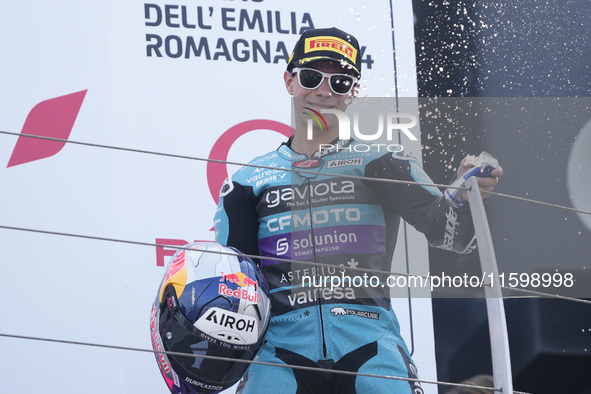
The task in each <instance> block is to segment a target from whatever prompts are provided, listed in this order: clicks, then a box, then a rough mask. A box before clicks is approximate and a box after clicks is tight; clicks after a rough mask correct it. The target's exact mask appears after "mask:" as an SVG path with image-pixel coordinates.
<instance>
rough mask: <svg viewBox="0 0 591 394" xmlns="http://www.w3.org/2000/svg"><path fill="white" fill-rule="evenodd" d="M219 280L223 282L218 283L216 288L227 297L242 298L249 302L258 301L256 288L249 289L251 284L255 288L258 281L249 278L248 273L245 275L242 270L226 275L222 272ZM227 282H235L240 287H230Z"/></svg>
mask: <svg viewBox="0 0 591 394" xmlns="http://www.w3.org/2000/svg"><path fill="white" fill-rule="evenodd" d="M220 282H224V283H220V286H219V289H218V293H219V294H222V295H225V296H227V297H234V298H239V299H243V300H246V301H249V302H259V294H258V292H257V291H256V290H255V291H254V292H252V291H249V290H250V289H251V288H252V286H254V287H255V289H256V287H258V285H259V283H258V282H257V281H256V280H252V279H251V278H249V277H248V275H246V274H245V273H244V272H236V273H233V274H226V275H224V274H223V273H222V278H221V279H220ZM227 282H230V283H236V284H237V285H238V286H240V287H242V288H238V289H230V288H228V286H227V285H226V283H227Z"/></svg>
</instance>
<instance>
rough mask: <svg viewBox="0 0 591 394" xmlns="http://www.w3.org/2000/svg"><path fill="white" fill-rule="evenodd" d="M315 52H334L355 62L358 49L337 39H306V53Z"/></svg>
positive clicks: (328, 37) (323, 37)
mask: <svg viewBox="0 0 591 394" xmlns="http://www.w3.org/2000/svg"><path fill="white" fill-rule="evenodd" d="M313 51H333V52H337V53H340V54H342V55H343V56H346V57H348V58H349V59H352V60H353V61H355V59H357V49H355V48H354V47H353V46H352V45H351V44H349V43H348V42H347V41H345V40H341V39H340V38H337V37H330V36H320V37H311V38H306V41H305V43H304V53H308V52H313Z"/></svg>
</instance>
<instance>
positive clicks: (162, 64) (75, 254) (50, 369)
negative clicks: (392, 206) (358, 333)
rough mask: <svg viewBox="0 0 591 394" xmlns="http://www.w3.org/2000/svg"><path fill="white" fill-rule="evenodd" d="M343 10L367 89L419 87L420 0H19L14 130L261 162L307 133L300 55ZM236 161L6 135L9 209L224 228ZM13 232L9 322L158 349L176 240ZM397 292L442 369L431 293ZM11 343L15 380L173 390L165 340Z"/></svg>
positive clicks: (407, 319) (9, 111)
mask: <svg viewBox="0 0 591 394" xmlns="http://www.w3.org/2000/svg"><path fill="white" fill-rule="evenodd" d="M329 26H337V27H339V28H341V29H343V30H345V31H347V32H349V33H351V34H353V35H355V36H356V37H357V38H358V40H359V42H360V43H361V45H362V59H363V60H362V61H363V68H364V70H363V78H362V85H363V88H362V90H361V96H369V97H415V96H416V79H415V64H414V62H415V60H414V59H415V57H414V42H413V15H412V8H411V2H410V1H408V0H398V1H381V0H380V1H372V2H357V1H350V2H341V1H325V2H319V1H312V0H300V1H298V2H295V3H294V2H283V1H279V0H258V1H256V0H252V1H246V0H243V1H238V0H234V1H232V0H202V1H199V2H197V1H176V2H175V1H167V2H162V1H153V2H140V1H123V2H122V1H115V0H103V1H84V2H80V1H74V0H57V1H53V2H44V1H38V0H37V1H33V0H31V1H26V2H16V1H14V2H4V3H3V4H2V5H0V37H1V38H0V53H2V62H0V86H1V89H0V115H1V116H0V130H2V131H9V132H15V133H23V134H36V135H41V136H47V137H53V138H59V139H66V140H69V141H81V142H87V143H93V144H101V145H110V146H117V147H126V148H133V149H139V150H145V151H153V152H163V153H170V154H175V155H183V156H191V157H195V158H202V159H203V158H205V159H206V158H213V159H220V160H228V161H232V162H238V163H245V162H248V161H249V160H250V159H252V158H253V157H255V156H257V155H260V154H263V153H265V152H267V151H269V150H272V149H275V148H276V147H277V146H278V145H279V144H280V143H281V142H282V141H284V140H285V139H286V136H287V135H289V134H290V126H289V125H290V116H291V108H290V96H289V95H288V94H287V93H286V91H285V87H284V84H283V72H284V70H285V67H286V62H287V59H288V57H289V54H290V53H291V50H292V48H293V46H294V44H295V42H296V40H297V37H298V36H299V34H300V33H301V32H302V31H304V30H305V29H307V28H311V27H329ZM416 133H417V136H418V137H419V138H420V136H419V135H418V131H416ZM419 146H420V145H419V144H418V143H417V144H416V146H412V147H411V148H412V149H413V150H415V151H417V150H418V149H419ZM416 153H419V155H418V156H420V152H416ZM233 170H235V166H231V165H228V166H227V165H224V164H214V163H207V162H205V161H203V160H192V159H186V158H174V157H168V156H162V155H154V154H147V153H133V152H129V151H122V150H110V149H105V148H100V147H88V146H81V145H77V144H72V143H60V142H50V141H46V140H39V139H30V138H25V137H17V136H12V135H6V134H0V185H1V187H2V193H1V194H0V206H1V208H0V225H2V226H14V227H19V228H27V229H39V230H47V231H54V232H63V233H70V234H82V235H88V236H95V237H105V238H112V239H119V240H129V241H139V242H145V243H152V244H154V243H162V244H172V245H182V244H185V243H188V242H192V241H195V240H213V238H214V235H213V231H212V226H213V215H214V212H215V208H216V205H217V201H218V200H217V192H218V190H219V188H220V186H221V184H222V182H223V180H224V178H225V177H226V176H227V174H228V173H231V172H232V171H233ZM0 232H1V237H0V264H1V265H2V275H0V295H1V296H2V299H3V300H4V304H3V311H2V318H1V319H0V333H5V334H18V335H27V336H35V337H43V338H55V339H63V340H71V341H84V342H92V343H101V344H109V345H120V346H129V347H136V348H143V349H150V348H151V344H150V338H149V330H148V323H149V313H150V306H151V304H152V302H153V299H154V297H155V295H156V290H157V287H158V285H159V282H160V280H161V277H162V275H163V266H164V264H165V263H166V262H167V260H168V258H169V257H170V256H171V255H172V254H173V253H174V249H171V248H158V247H154V246H141V245H133V244H125V243H117V242H110V241H100V240H94V239H84V238H74V237H68V236H57V235H48V234H41V233H35V232H24V231H17V230H7V229H0ZM400 234H401V235H400V237H401V240H399V242H398V245H399V248H398V249H399V250H398V251H397V255H396V256H395V261H396V264H397V267H399V268H400V269H401V270H403V271H402V272H407V271H408V269H407V268H406V267H408V266H409V264H408V262H409V261H412V267H413V272H415V271H414V270H415V269H416V272H424V271H426V270H427V267H428V261H427V246H426V242H425V241H424V239H423V236H422V235H419V234H416V233H415V232H414V231H413V230H412V229H410V228H409V229H407V231H401V232H400ZM406 234H408V236H406ZM395 307H396V309H397V311H398V316H399V318H400V320H401V325H402V330H403V335H404V336H405V338H406V339H407V342H408V344H409V347H410V348H411V351H412V352H413V357H414V359H415V361H416V362H417V364H418V366H419V370H420V375H421V377H422V378H424V379H430V380H436V372H435V356H434V342H433V324H432V319H431V304H430V300H429V299H428V298H421V299H418V298H417V299H415V298H410V299H396V300H395ZM411 322H412V324H411ZM0 346H1V347H2V354H3V357H2V358H1V361H0V371H1V372H0V376H2V377H3V379H2V381H3V383H2V391H3V392H15V393H16V392H19V393H26V392H36V391H43V392H48V393H64V392H66V393H69V392H84V393H101V394H102V393H165V392H166V391H167V388H166V385H165V384H164V382H163V380H162V378H161V376H160V373H159V371H158V368H157V366H156V362H155V360H154V356H153V355H151V354H149V353H139V352H132V351H122V350H111V349H100V348H92V347H86V346H84V347H83V346H76V345H67V344H59V343H45V342H38V341H32V340H24V339H8V338H0ZM424 386H425V387H424V388H425V392H427V393H429V392H431V393H435V392H437V389H436V388H435V387H433V386H432V385H424ZM429 386H431V387H429Z"/></svg>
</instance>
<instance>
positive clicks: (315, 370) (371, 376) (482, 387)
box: [0, 333, 529, 394]
mask: <svg viewBox="0 0 591 394" xmlns="http://www.w3.org/2000/svg"><path fill="white" fill-rule="evenodd" d="M0 337H4V338H13V339H27V340H33V341H43V342H53V343H62V344H69V345H80V346H91V347H98V348H106V349H116V350H129V351H134V352H142V353H154V354H166V355H170V356H181V357H193V358H203V359H210V360H217V361H226V362H240V363H245V364H258V365H265V366H269V367H280V368H292V369H301V370H306V371H313V372H331V373H336V374H342V375H353V376H365V377H370V378H381V379H389V380H401V381H405V382H416V383H427V384H436V385H441V386H452V387H464V388H474V389H481V390H482V389H484V390H490V391H498V392H503V390H502V389H497V388H493V387H486V386H477V385H471V384H465V383H452V382H443V381H434V380H424V379H412V378H403V377H399V376H389V375H376V374H369V373H361V372H352V371H343V370H339V369H326V368H316V367H306V366H303V365H293V364H276V363H269V362H266V361H256V360H252V361H251V360H241V359H235V358H229V357H219V356H208V355H197V354H191V353H180V352H171V351H167V350H155V349H141V348H135V347H129V346H115V345H104V344H99V343H91V342H80V341H68V340H63V339H50V338H40V337H32V336H25V335H12V334H2V333H0ZM513 393H517V394H529V393H526V392H522V391H513Z"/></svg>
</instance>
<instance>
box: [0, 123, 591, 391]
mask: <svg viewBox="0 0 591 394" xmlns="http://www.w3.org/2000/svg"><path fill="white" fill-rule="evenodd" d="M0 134H6V135H13V136H19V137H21V136H22V137H29V138H37V139H43V140H49V141H55V142H63V143H71V144H75V145H82V146H89V147H96V148H103V149H112V150H119V151H127V152H134V153H142V154H150V155H157V156H165V157H172V158H181V159H188V160H196V161H205V162H213V163H219V164H231V165H238V166H249V167H256V168H262V169H269V170H275V171H287V172H296V173H301V174H302V173H305V174H313V175H325V176H333V177H342V178H349V179H359V180H364V181H367V180H370V181H377V182H389V183H401V184H407V185H411V184H416V185H419V186H434V187H438V188H453V189H459V190H471V189H469V188H466V187H453V186H450V185H442V184H432V183H421V182H411V181H403V180H396V179H385V178H367V177H363V176H355V175H347V174H330V173H323V172H316V171H310V170H303V169H298V170H294V169H288V168H277V167H269V166H261V165H253V164H248V163H237V162H231V161H226V160H217V159H205V158H199V157H193V156H186V155H178V154H170V153H163V152H155V151H148V150H141V149H133V148H125V147H117V146H111V145H104V144H95V143H87V142H80V141H71V140H64V139H59V138H52V137H44V136H37V135H31V134H21V133H13V132H8V131H1V130H0ZM482 193H487V194H490V195H496V196H500V197H505V198H510V199H514V200H518V201H523V202H528V203H532V204H538V205H542V206H547V207H552V208H558V209H564V210H568V211H572V212H577V213H582V214H586V215H591V212H589V211H584V210H580V209H575V208H571V207H567V206H562V205H558V204H553V203H547V202H543V201H537V200H533V199H529V198H524V197H519V196H512V195H509V194H505V193H498V192H492V191H482ZM0 228H3V229H9V230H18V231H29V232H36V233H43V234H51V235H60V236H69V237H77V238H85V239H93V240H102V241H109V242H118V243H126V244H135V245H143V246H156V247H167V248H171V249H179V250H181V249H185V250H191V249H190V248H185V247H181V246H173V245H163V244H155V243H148V242H140V241H128V240H119V239H114V238H106V237H96V236H88V235H81V234H71V233H61V232H55V231H48V230H37V229H29V228H21V227H12V226H2V225H0ZM202 252H210V253H218V254H228V255H234V256H244V257H249V258H254V259H267V260H274V261H279V262H290V263H299V264H310V265H315V266H327V267H333V268H334V267H335V266H334V265H331V264H323V263H316V262H312V261H299V260H289V259H281V258H275V257H264V256H256V255H247V254H240V253H234V254H233V253H225V252H218V251H216V252H214V251H207V250H203V251H202ZM343 268H344V269H347V270H358V271H364V272H373V273H380V274H388V275H398V276H410V275H411V274H404V273H392V272H389V271H381V270H374V269H364V268H357V267H343ZM416 276H418V275H416ZM423 278H426V277H423ZM489 286H490V285H489ZM502 288H503V289H506V290H512V291H517V292H524V293H529V294H533V295H536V296H543V297H550V298H559V299H564V300H569V301H573V302H580V303H585V304H591V301H589V300H584V299H579V298H573V297H567V296H560V295H557V294H548V293H543V292H539V291H534V290H528V289H523V288H513V287H506V286H503V287H502ZM0 336H1V337H9V338H20V339H29V340H39V341H48V342H57V343H67V344H74V345H83V346H94V347H103V348H111V349H120V350H131V351H139V352H149V353H164V354H170V355H177V356H179V355H180V356H193V357H203V358H211V359H217V360H222V361H239V362H248V363H252V364H261V365H269V366H277V367H289V368H295V369H305V370H312V371H323V372H332V373H340V374H349V375H356V376H368V377H378V378H386V379H395V380H404V381H409V382H420V383H427V384H437V385H448V386H456V387H465V388H476V389H488V390H493V391H499V392H500V391H502V389H493V388H490V387H484V386H474V385H467V384H460V383H449V382H439V381H427V380H421V379H409V378H401V377H394V376H384V375H373V374H363V373H358V372H349V371H336V370H329V369H323V368H313V367H304V366H298V365H283V364H274V363H265V362H259V361H245V360H233V359H228V358H224V357H214V356H198V355H192V354H183V353H177V352H167V351H161V352H160V351H155V350H146V349H138V348H131V347H122V346H111V345H101V344H93V343H85V342H76V341H66V340H55V339H48V338H38V337H27V336H19V335H10V334H1V333H0ZM514 393H520V394H527V393H523V392H519V391H514Z"/></svg>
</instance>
